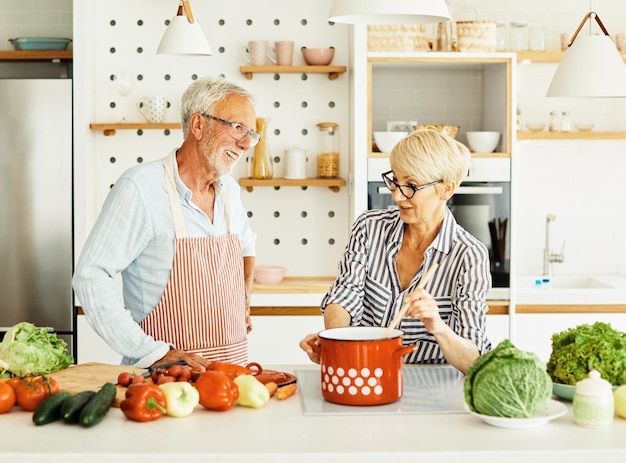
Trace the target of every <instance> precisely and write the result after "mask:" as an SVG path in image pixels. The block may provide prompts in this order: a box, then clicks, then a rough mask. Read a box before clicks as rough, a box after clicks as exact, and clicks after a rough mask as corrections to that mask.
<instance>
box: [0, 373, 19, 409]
mask: <svg viewBox="0 0 626 463" xmlns="http://www.w3.org/2000/svg"><path fill="white" fill-rule="evenodd" d="M15 400H16V398H15V391H14V390H13V388H12V387H11V386H10V385H9V384H8V381H2V382H0V414H2V413H7V412H10V411H11V410H12V409H13V406H14V405H15Z"/></svg>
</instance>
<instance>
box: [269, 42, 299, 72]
mask: <svg viewBox="0 0 626 463" xmlns="http://www.w3.org/2000/svg"><path fill="white" fill-rule="evenodd" d="M268 58H269V59H270V61H271V62H272V63H274V64H277V65H279V66H291V65H292V64H293V42H291V41H289V40H281V41H278V42H274V46H273V47H272V48H270V49H269V53H268Z"/></svg>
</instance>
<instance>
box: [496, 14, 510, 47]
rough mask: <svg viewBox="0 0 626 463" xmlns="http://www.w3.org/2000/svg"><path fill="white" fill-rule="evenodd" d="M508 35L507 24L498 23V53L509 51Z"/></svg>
mask: <svg viewBox="0 0 626 463" xmlns="http://www.w3.org/2000/svg"><path fill="white" fill-rule="evenodd" d="M508 33H509V32H508V31H507V29H506V23H505V22H503V21H498V22H496V51H506V50H508V49H509V41H508Z"/></svg>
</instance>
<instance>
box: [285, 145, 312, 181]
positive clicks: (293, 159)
mask: <svg viewBox="0 0 626 463" xmlns="http://www.w3.org/2000/svg"><path fill="white" fill-rule="evenodd" d="M285 160H286V161H287V170H286V171H285V178H288V179H301V178H306V162H307V157H306V150H304V149H302V148H298V147H297V146H296V147H293V148H291V149H288V150H285Z"/></svg>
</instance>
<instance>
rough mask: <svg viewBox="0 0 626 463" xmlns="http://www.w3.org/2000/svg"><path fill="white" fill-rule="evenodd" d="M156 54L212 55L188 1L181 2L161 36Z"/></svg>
mask: <svg viewBox="0 0 626 463" xmlns="http://www.w3.org/2000/svg"><path fill="white" fill-rule="evenodd" d="M157 54H167V55H212V54H213V52H212V51H211V47H210V46H209V42H208V41H207V39H206V37H205V36H204V32H203V31H202V28H201V27H200V24H199V23H198V21H196V20H195V18H194V17H193V13H192V12H191V5H190V4H189V0H182V1H181V2H180V4H179V5H178V12H177V13H176V16H174V17H173V18H172V20H171V21H170V24H169V26H167V29H166V30H165V34H163V38H162V39H161V43H159V48H158V49H157Z"/></svg>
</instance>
